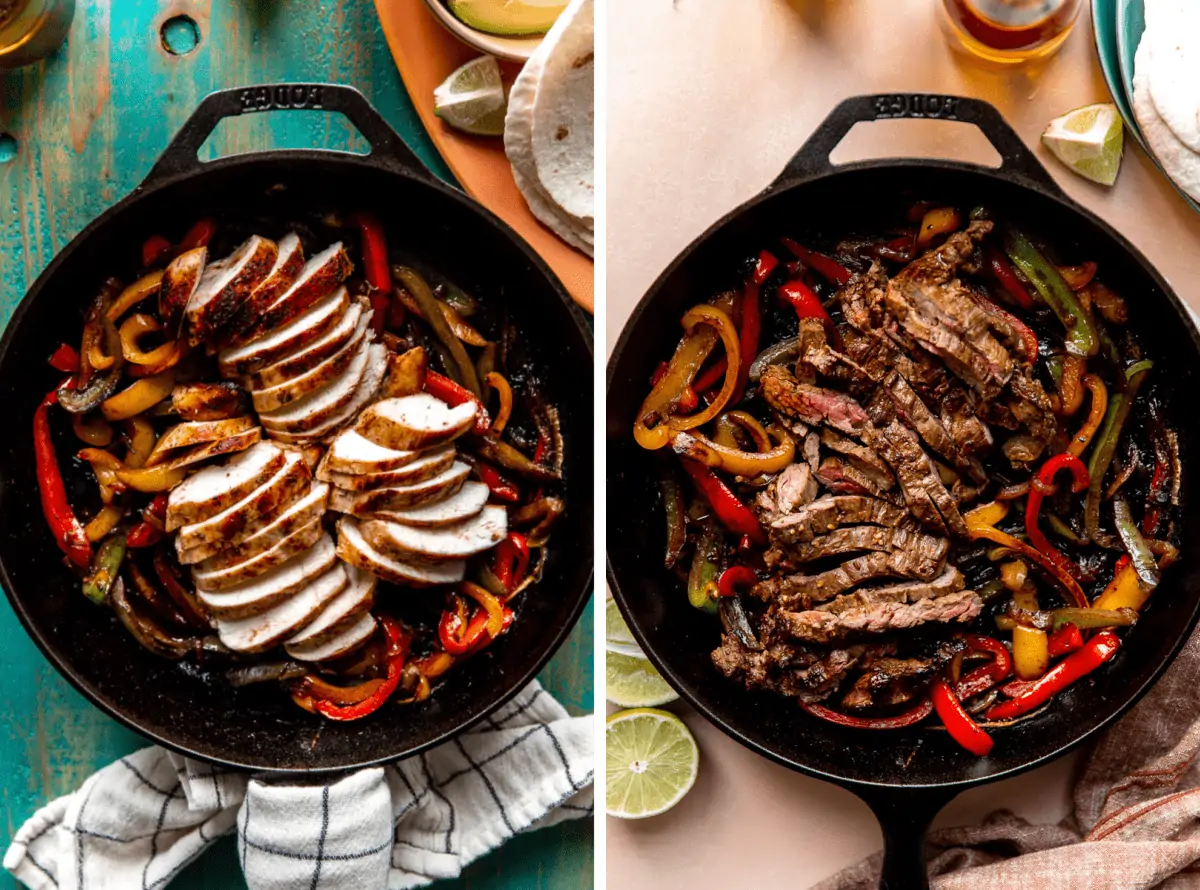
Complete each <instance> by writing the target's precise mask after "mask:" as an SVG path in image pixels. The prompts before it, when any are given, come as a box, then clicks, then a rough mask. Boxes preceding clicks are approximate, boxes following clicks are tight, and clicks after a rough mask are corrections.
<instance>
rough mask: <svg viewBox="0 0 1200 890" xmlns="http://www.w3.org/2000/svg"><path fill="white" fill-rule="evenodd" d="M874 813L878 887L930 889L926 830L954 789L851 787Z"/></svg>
mask: <svg viewBox="0 0 1200 890" xmlns="http://www.w3.org/2000/svg"><path fill="white" fill-rule="evenodd" d="M850 790H851V791H853V792H854V793H855V794H857V795H858V796H859V797H860V798H861V799H862V800H863V801H864V802H865V803H866V804H867V806H869V807H870V808H871V812H873V813H874V814H875V818H876V820H878V822H879V827H880V829H881V830H882V831H883V870H882V872H881V874H880V876H879V890H929V873H928V870H927V868H926V864H925V832H926V831H927V830H928V829H929V824H930V823H931V822H932V821H933V818H934V816H936V815H937V814H938V813H939V812H940V811H941V809H942V807H944V806H945V805H946V804H948V803H949V802H950V801H951V800H953V799H954V797H955V794H956V792H954V791H948V790H946V789H944V788H902V787H897V788H884V787H879V786H864V787H858V788H851V789H850Z"/></svg>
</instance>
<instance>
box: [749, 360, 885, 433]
mask: <svg viewBox="0 0 1200 890" xmlns="http://www.w3.org/2000/svg"><path fill="white" fill-rule="evenodd" d="M761 388H762V394H763V397H764V398H765V399H766V400H767V403H768V404H770V405H771V407H773V408H775V409H776V410H777V411H781V412H783V413H784V414H787V415H790V416H793V417H798V418H799V419H800V420H802V421H804V422H805V423H807V424H810V425H813V426H815V425H817V424H820V423H826V424H828V425H829V426H831V427H833V428H834V429H836V430H840V431H842V432H843V433H848V434H850V435H852V436H857V435H861V434H862V433H863V432H864V431H865V430H867V429H869V428H870V426H871V420H870V418H869V417H868V416H867V412H866V411H864V410H863V408H862V406H861V405H859V404H858V402H856V401H854V399H852V398H850V396H848V395H846V394H845V393H842V392H838V391H837V390H833V389H825V388H824V387H820V386H812V385H810V384H807V383H800V382H798V381H797V380H796V378H795V377H793V376H792V374H791V373H790V372H789V371H788V370H787V369H786V368H781V367H779V366H778V365H771V366H770V367H768V368H767V369H766V370H765V371H763V375H762V381H761Z"/></svg>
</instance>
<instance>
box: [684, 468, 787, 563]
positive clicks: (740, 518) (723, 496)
mask: <svg viewBox="0 0 1200 890" xmlns="http://www.w3.org/2000/svg"><path fill="white" fill-rule="evenodd" d="M682 463H683V468H684V470H685V471H687V474H688V475H689V476H691V477H692V482H694V483H695V485H696V489H697V490H698V491H699V492H700V494H701V495H703V496H704V499H705V500H706V501H708V505H709V506H710V507H711V508H712V511H713V513H714V514H715V515H716V517H717V519H719V520H720V522H721V524H722V525H723V526H725V527H726V528H727V529H729V530H730V531H731V532H733V533H734V534H738V535H746V536H748V537H749V538H750V540H752V541H753V542H754V543H756V544H759V545H765V544H766V543H767V536H766V535H765V534H764V533H763V530H762V526H761V525H759V523H758V518H757V517H756V516H755V515H754V513H753V512H752V511H751V510H750V508H749V507H747V506H746V505H745V504H743V503H742V502H741V501H739V500H738V498H737V495H735V494H734V493H733V492H732V491H730V490H729V488H728V487H726V485H725V483H724V482H722V481H721V480H720V479H718V478H717V475H716V473H714V472H713V471H712V470H711V469H709V468H708V467H706V466H704V465H703V464H699V463H696V462H695V461H693V460H687V459H686V458H685V459H684V460H683V461H682Z"/></svg>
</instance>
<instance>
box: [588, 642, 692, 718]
mask: <svg viewBox="0 0 1200 890" xmlns="http://www.w3.org/2000/svg"><path fill="white" fill-rule="evenodd" d="M604 682H605V683H606V684H607V686H606V688H605V691H604V695H605V697H606V698H607V699H608V700H609V701H610V702H612V703H613V704H614V705H620V706H621V707H622V708H648V707H653V706H655V705H665V704H667V703H668V702H673V701H675V700H676V699H677V698H679V694H678V693H677V692H676V691H675V690H674V689H672V688H671V687H670V686H669V685H668V684H667V681H666V680H664V679H663V678H662V676H661V675H660V674H659V673H658V671H656V670H655V669H654V665H652V664H651V663H650V661H649V660H648V659H646V658H645V657H641V658H639V657H637V656H633V655H623V654H621V653H620V652H606V653H605V654H604Z"/></svg>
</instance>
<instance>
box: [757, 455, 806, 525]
mask: <svg viewBox="0 0 1200 890" xmlns="http://www.w3.org/2000/svg"><path fill="white" fill-rule="evenodd" d="M816 497H817V483H816V481H815V480H814V479H813V474H812V469H811V468H810V467H809V465H808V464H791V465H789V466H787V467H784V468H783V469H782V470H781V471H780V472H779V474H778V475H777V476H776V477H775V478H774V479H772V480H771V482H770V484H768V485H767V487H766V488H765V489H764V490H763V491H760V492H759V493H758V497H756V498H755V499H754V509H755V510H756V512H757V513H758V517H759V520H760V521H761V522H762V523H763V524H764V525H770V524H771V523H772V522H775V521H776V520H779V519H782V518H783V517H785V516H787V515H788V514H789V513H792V512H794V511H795V510H796V509H797V508H799V507H801V506H803V505H804V504H808V503H811V502H812V501H813V500H815V499H816Z"/></svg>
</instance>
